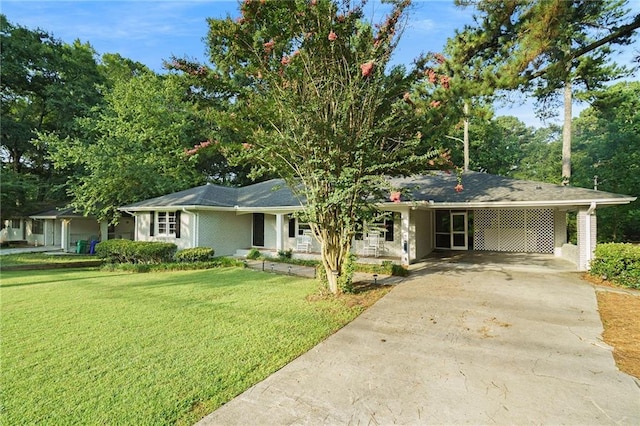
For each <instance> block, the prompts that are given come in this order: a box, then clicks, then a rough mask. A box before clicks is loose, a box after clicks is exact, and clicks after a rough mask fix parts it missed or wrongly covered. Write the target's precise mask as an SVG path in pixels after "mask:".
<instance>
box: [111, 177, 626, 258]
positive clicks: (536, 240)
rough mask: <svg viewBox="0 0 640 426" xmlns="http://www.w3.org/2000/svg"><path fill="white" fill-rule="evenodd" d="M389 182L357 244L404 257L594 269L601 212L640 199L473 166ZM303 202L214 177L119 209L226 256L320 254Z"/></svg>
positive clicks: (153, 231) (283, 192) (152, 234)
mask: <svg viewBox="0 0 640 426" xmlns="http://www.w3.org/2000/svg"><path fill="white" fill-rule="evenodd" d="M390 183H391V185H392V187H393V188H397V189H398V190H400V192H401V194H402V195H401V196H400V197H398V195H397V194H396V195H394V196H392V197H391V198H390V199H389V200H385V201H382V202H380V203H379V208H380V210H381V211H384V212H387V213H388V215H387V216H386V218H385V219H384V220H381V221H380V222H379V223H376V224H369V228H368V229H369V230H368V231H367V232H365V234H364V235H362V236H359V237H357V238H356V240H355V241H354V245H353V250H354V252H355V253H356V254H357V255H359V256H361V257H380V258H384V259H390V260H392V261H395V262H397V263H401V264H405V265H408V264H410V263H413V262H416V261H418V260H419V259H421V258H423V257H425V256H427V255H428V254H429V253H431V252H432V251H434V250H437V249H443V250H486V251H497V252H525V253H527V252H531V253H550V254H555V255H556V256H561V257H564V258H566V259H568V260H571V261H573V262H574V263H575V264H576V265H577V269H578V270H586V269H588V267H589V262H590V260H591V258H592V255H593V250H594V248H595V244H596V235H597V226H596V210H597V209H598V208H601V207H607V206H614V205H620V204H627V203H630V202H632V201H634V200H635V197H630V196H626V195H620V194H613V193H607V192H602V191H596V190H591V189H585V188H575V187H570V186H560V185H553V184H548V183H540V182H531V181H522V180H516V179H510V178H506V177H502V176H496V175H490V174H486V173H479V172H465V173H464V175H463V184H464V190H462V191H460V192H456V191H455V190H454V187H455V186H456V183H457V180H456V176H455V175H452V174H447V173H443V172H438V173H434V174H429V175H424V176H415V177H410V178H398V179H391V180H390ZM301 208H302V205H301V203H300V201H299V200H298V199H296V198H295V197H294V195H293V194H292V192H291V191H290V190H289V188H288V187H287V186H286V184H285V183H284V181H282V180H278V179H275V180H270V181H267V182H261V183H257V184H253V185H249V186H246V187H242V188H228V187H222V186H217V185H211V184H208V185H203V186H199V187H196V188H192V189H188V190H185V191H180V192H176V193H173V194H168V195H164V196H161V197H157V198H153V199H149V200H145V201H141V202H138V203H134V204H130V205H127V206H123V207H121V208H120V210H122V211H124V212H126V213H129V214H131V215H132V216H133V217H134V218H135V240H142V241H169V242H174V243H176V244H177V245H178V247H179V248H180V249H184V248H189V247H198V246H206V247H212V248H214V249H215V250H216V254H218V255H235V254H242V253H246V251H247V250H249V249H251V248H258V249H261V250H269V251H277V250H288V249H292V250H293V251H294V253H299V254H302V253H316V254H317V253H319V248H320V247H319V245H318V243H317V241H314V240H313V239H311V238H310V237H309V236H308V234H309V232H308V231H309V226H308V225H307V224H305V223H301V222H300V221H299V220H297V219H296V218H295V216H294V215H293V213H295V212H296V211H297V210H299V209H301ZM568 212H576V213H577V226H578V244H577V246H575V245H572V244H568V243H567V213H568ZM374 240H375V241H374ZM372 241H374V243H373V244H372ZM372 246H374V247H373V250H372Z"/></svg>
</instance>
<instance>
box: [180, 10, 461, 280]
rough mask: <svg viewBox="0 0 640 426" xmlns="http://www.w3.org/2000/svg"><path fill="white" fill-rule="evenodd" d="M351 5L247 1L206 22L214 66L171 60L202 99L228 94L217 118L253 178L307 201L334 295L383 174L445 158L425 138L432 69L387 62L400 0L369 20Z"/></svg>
mask: <svg viewBox="0 0 640 426" xmlns="http://www.w3.org/2000/svg"><path fill="white" fill-rule="evenodd" d="M350 3H351V2H341V3H336V2H334V1H329V0H317V1H316V0H311V1H305V0H295V1H293V0H291V1H277V2H265V1H249V0H247V1H245V2H243V4H242V5H241V17H240V18H239V19H238V20H237V21H233V20H232V19H231V18H226V19H210V20H209V26H210V30H209V35H208V45H209V52H210V59H211V62H212V63H213V64H214V67H213V68H212V69H208V68H205V67H202V66H199V65H197V64H193V63H190V62H188V61H184V60H182V61H181V60H175V61H173V63H172V67H173V68H175V69H180V70H182V71H184V72H185V73H186V74H187V75H191V76H194V77H196V78H197V79H198V81H200V82H201V85H202V86H203V89H202V94H203V96H205V97H209V98H215V96H216V94H217V96H219V95H220V93H221V92H224V93H226V95H227V96H228V97H229V99H231V100H232V102H231V105H230V107H229V109H227V110H226V111H225V112H224V114H220V115H218V116H216V120H215V122H216V125H218V126H219V127H220V128H221V129H225V130H222V131H220V132H219V133H218V136H221V138H220V140H221V141H222V143H223V144H224V143H225V141H233V142H234V145H235V147H236V150H237V152H238V156H237V159H239V160H242V161H247V162H249V163H251V164H253V165H254V174H255V175H256V176H257V175H261V174H265V173H267V174H269V173H271V174H276V175H279V176H281V177H282V178H284V179H285V180H286V182H287V184H288V185H289V186H290V187H291V188H292V189H293V190H294V191H295V192H296V194H297V195H298V196H299V198H300V199H301V200H304V201H305V206H306V209H305V211H304V215H303V216H304V220H306V221H308V222H309V223H310V224H311V227H312V230H313V232H314V234H315V236H316V238H317V239H318V240H319V241H320V242H321V244H322V254H323V263H324V266H325V269H326V271H327V275H328V277H329V284H330V287H331V290H332V291H334V292H337V291H338V289H337V284H336V282H332V277H334V276H335V273H336V272H337V273H338V274H339V273H340V272H341V271H342V269H343V265H344V263H345V261H346V259H347V256H348V253H349V250H350V247H351V241H352V239H353V237H354V235H355V233H356V232H357V231H358V228H359V226H360V224H361V223H362V221H363V220H366V219H367V218H371V216H372V215H374V214H375V208H374V206H373V204H372V203H373V202H374V201H379V200H380V199H381V198H382V197H385V198H386V196H388V193H389V189H390V188H387V187H386V177H388V176H399V175H409V174H412V173H415V172H424V171H425V170H426V169H427V168H429V167H432V168H434V167H439V166H445V165H449V162H448V158H447V156H446V155H441V152H440V151H438V150H436V149H433V148H432V147H431V146H429V145H430V142H431V141H429V140H428V139H427V138H425V137H424V135H425V134H427V132H428V131H429V130H430V129H431V127H432V122H430V118H433V117H434V113H433V111H434V110H436V109H437V108H436V106H433V105H431V100H432V99H431V95H432V94H433V91H434V89H435V87H436V85H437V84H438V83H439V80H437V81H432V80H430V79H429V75H430V74H429V72H428V71H429V70H431V71H432V72H435V71H433V69H431V68H429V66H428V65H427V64H428V62H427V61H421V62H420V65H419V66H416V67H415V68H414V69H412V70H410V71H409V72H407V70H406V68H405V67H402V66H396V67H392V66H391V65H390V64H389V60H390V57H391V54H392V53H393V51H394V49H395V47H396V44H397V41H398V35H399V32H400V29H401V28H400V27H401V24H402V22H403V20H404V19H406V11H407V7H408V6H409V3H410V2H409V1H393V2H390V3H391V6H392V7H391V11H390V13H389V15H388V17H387V18H386V20H385V21H384V22H383V23H381V24H380V25H377V26H373V25H371V24H370V23H368V22H366V21H365V20H364V14H363V7H364V4H362V3H360V4H358V5H356V6H354V7H351V4H350ZM238 147H241V148H238ZM231 149H232V148H229V150H231ZM332 272H333V273H332Z"/></svg>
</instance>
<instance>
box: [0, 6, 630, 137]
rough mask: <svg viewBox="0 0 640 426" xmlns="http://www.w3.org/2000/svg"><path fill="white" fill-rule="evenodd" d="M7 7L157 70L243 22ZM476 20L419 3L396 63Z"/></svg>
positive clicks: (233, 10)
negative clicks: (216, 25)
mask: <svg viewBox="0 0 640 426" xmlns="http://www.w3.org/2000/svg"><path fill="white" fill-rule="evenodd" d="M630 6H631V7H632V8H633V9H634V12H635V13H640V1H638V0H631V2H630ZM0 8H1V12H2V13H4V14H5V15H7V18H8V19H9V21H10V22H11V23H13V24H19V25H22V26H25V27H28V28H31V29H34V28H41V29H43V30H46V31H48V32H49V33H52V34H53V35H54V36H55V37H56V38H59V39H62V40H63V41H65V42H68V43H70V42H72V41H73V40H75V39H80V40H81V41H82V42H87V41H88V42H90V43H91V45H92V46H93V47H94V48H95V49H96V51H97V52H98V54H100V55H101V54H104V53H119V54H121V55H122V56H124V57H127V58H130V59H133V60H136V61H139V62H142V63H144V64H146V65H147V66H149V67H150V68H152V69H154V70H156V71H161V70H162V61H163V60H166V59H169V58H170V57H171V56H172V55H175V56H178V57H184V56H186V57H189V58H192V59H197V60H206V52H205V44H204V41H203V38H204V37H205V35H206V33H207V23H206V18H208V17H211V18H223V17H226V16H227V15H230V16H232V17H236V16H238V2H237V1H235V0H234V1H229V0H184V1H175V0H155V1H152V0H110V1H94V0H80V1H57V0H49V1H33V0H20V1H15V0H2V2H1V3H0ZM385 10H386V9H385V6H383V5H381V4H380V3H379V1H378V0H370V1H369V4H368V5H367V8H366V14H367V16H368V17H370V18H371V20H372V21H373V22H380V21H381V19H382V17H383V16H384V13H385ZM471 22H472V12H471V10H463V9H459V8H456V7H455V6H454V5H453V0H414V5H413V9H412V10H411V12H410V14H409V20H408V22H407V25H406V29H405V32H404V34H403V37H402V39H401V42H400V45H399V46H398V49H397V51H396V55H395V57H394V61H395V62H398V63H407V64H409V63H411V61H412V59H414V58H415V57H417V56H418V55H419V54H420V52H430V51H434V52H438V51H441V49H442V47H443V46H444V44H445V42H446V39H447V38H448V37H451V36H453V35H454V31H455V29H457V28H462V27H463V26H464V24H466V23H471ZM636 50H638V48H636ZM632 52H633V49H627V53H626V54H624V55H620V56H619V57H618V58H616V60H617V61H618V62H619V63H621V64H629V63H630V58H631V54H632ZM575 109H576V110H577V111H579V110H580V109H581V108H575ZM498 114H499V115H507V114H509V115H515V116H516V117H518V118H520V119H521V120H522V121H524V122H525V123H526V124H527V125H530V126H540V125H541V123H540V122H539V120H537V119H536V118H535V117H534V114H533V109H532V106H531V105H530V104H529V103H527V102H526V100H525V99H524V98H522V97H521V96H516V97H514V103H513V104H510V105H508V106H506V107H502V108H500V109H499V110H498ZM558 117H560V115H558ZM554 121H555V120H554ZM558 122H559V120H558Z"/></svg>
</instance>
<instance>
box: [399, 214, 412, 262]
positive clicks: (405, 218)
mask: <svg viewBox="0 0 640 426" xmlns="http://www.w3.org/2000/svg"><path fill="white" fill-rule="evenodd" d="M401 215H402V216H401V218H400V235H401V236H402V240H401V243H402V247H401V249H402V255H401V257H400V259H401V262H402V264H403V265H409V263H411V255H410V254H411V251H412V250H413V247H412V246H413V245H412V244H411V241H410V239H409V237H410V235H411V234H410V225H411V221H410V215H409V210H408V209H407V210H405V211H403V212H402V213H401Z"/></svg>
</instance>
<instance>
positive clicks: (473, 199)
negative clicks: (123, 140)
mask: <svg viewBox="0 0 640 426" xmlns="http://www.w3.org/2000/svg"><path fill="white" fill-rule="evenodd" d="M462 179H463V180H462V182H463V185H464V190H463V191H461V192H456V191H455V190H454V187H455V185H456V184H457V177H456V176H455V174H447V173H444V172H438V173H433V174H429V175H424V176H416V177H408V178H394V179H390V183H391V185H392V186H393V187H395V188H403V189H404V190H405V191H406V192H407V193H408V196H403V198H402V201H406V202H429V201H430V200H432V201H433V203H434V204H435V205H437V204H445V205H450V204H459V205H461V206H464V205H465V204H468V205H471V204H474V203H476V204H477V203H479V204H487V205H488V206H489V205H498V204H500V203H503V204H505V205H508V204H511V203H513V204H518V203H519V204H521V205H523V204H527V203H531V204H541V203H549V204H565V205H569V204H575V205H581V204H587V205H588V204H589V202H591V201H596V202H598V203H604V204H624V203H628V202H630V201H633V200H634V197H629V196H626V195H620V194H613V193H609V192H602V191H594V190H592V189H586V188H576V187H571V186H561V185H553V184H549V183H541V182H532V181H524V180H517V179H511V178H506V177H502V176H496V175H491V174H488V173H479V172H465V173H464V174H463V176H462ZM385 201H386V200H385ZM199 206H201V207H210V208H216V207H217V208H241V209H261V208H277V207H299V206H300V202H299V201H298V199H297V198H296V197H295V196H294V195H293V193H292V191H291V190H290V189H289V187H288V186H287V185H286V184H285V182H284V180H282V179H272V180H269V181H266V182H260V183H256V184H253V185H248V186H245V187H242V188H229V187H224V186H219V185H211V184H209V185H203V186H198V187H196V188H191V189H187V190H185V191H180V192H175V193H173V194H168V195H163V196H161V197H156V198H152V199H149V200H144V201H140V202H138V203H134V204H129V205H127V206H124V207H121V208H120V210H124V211H127V210H130V211H134V210H151V209H155V208H161V207H199Z"/></svg>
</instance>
